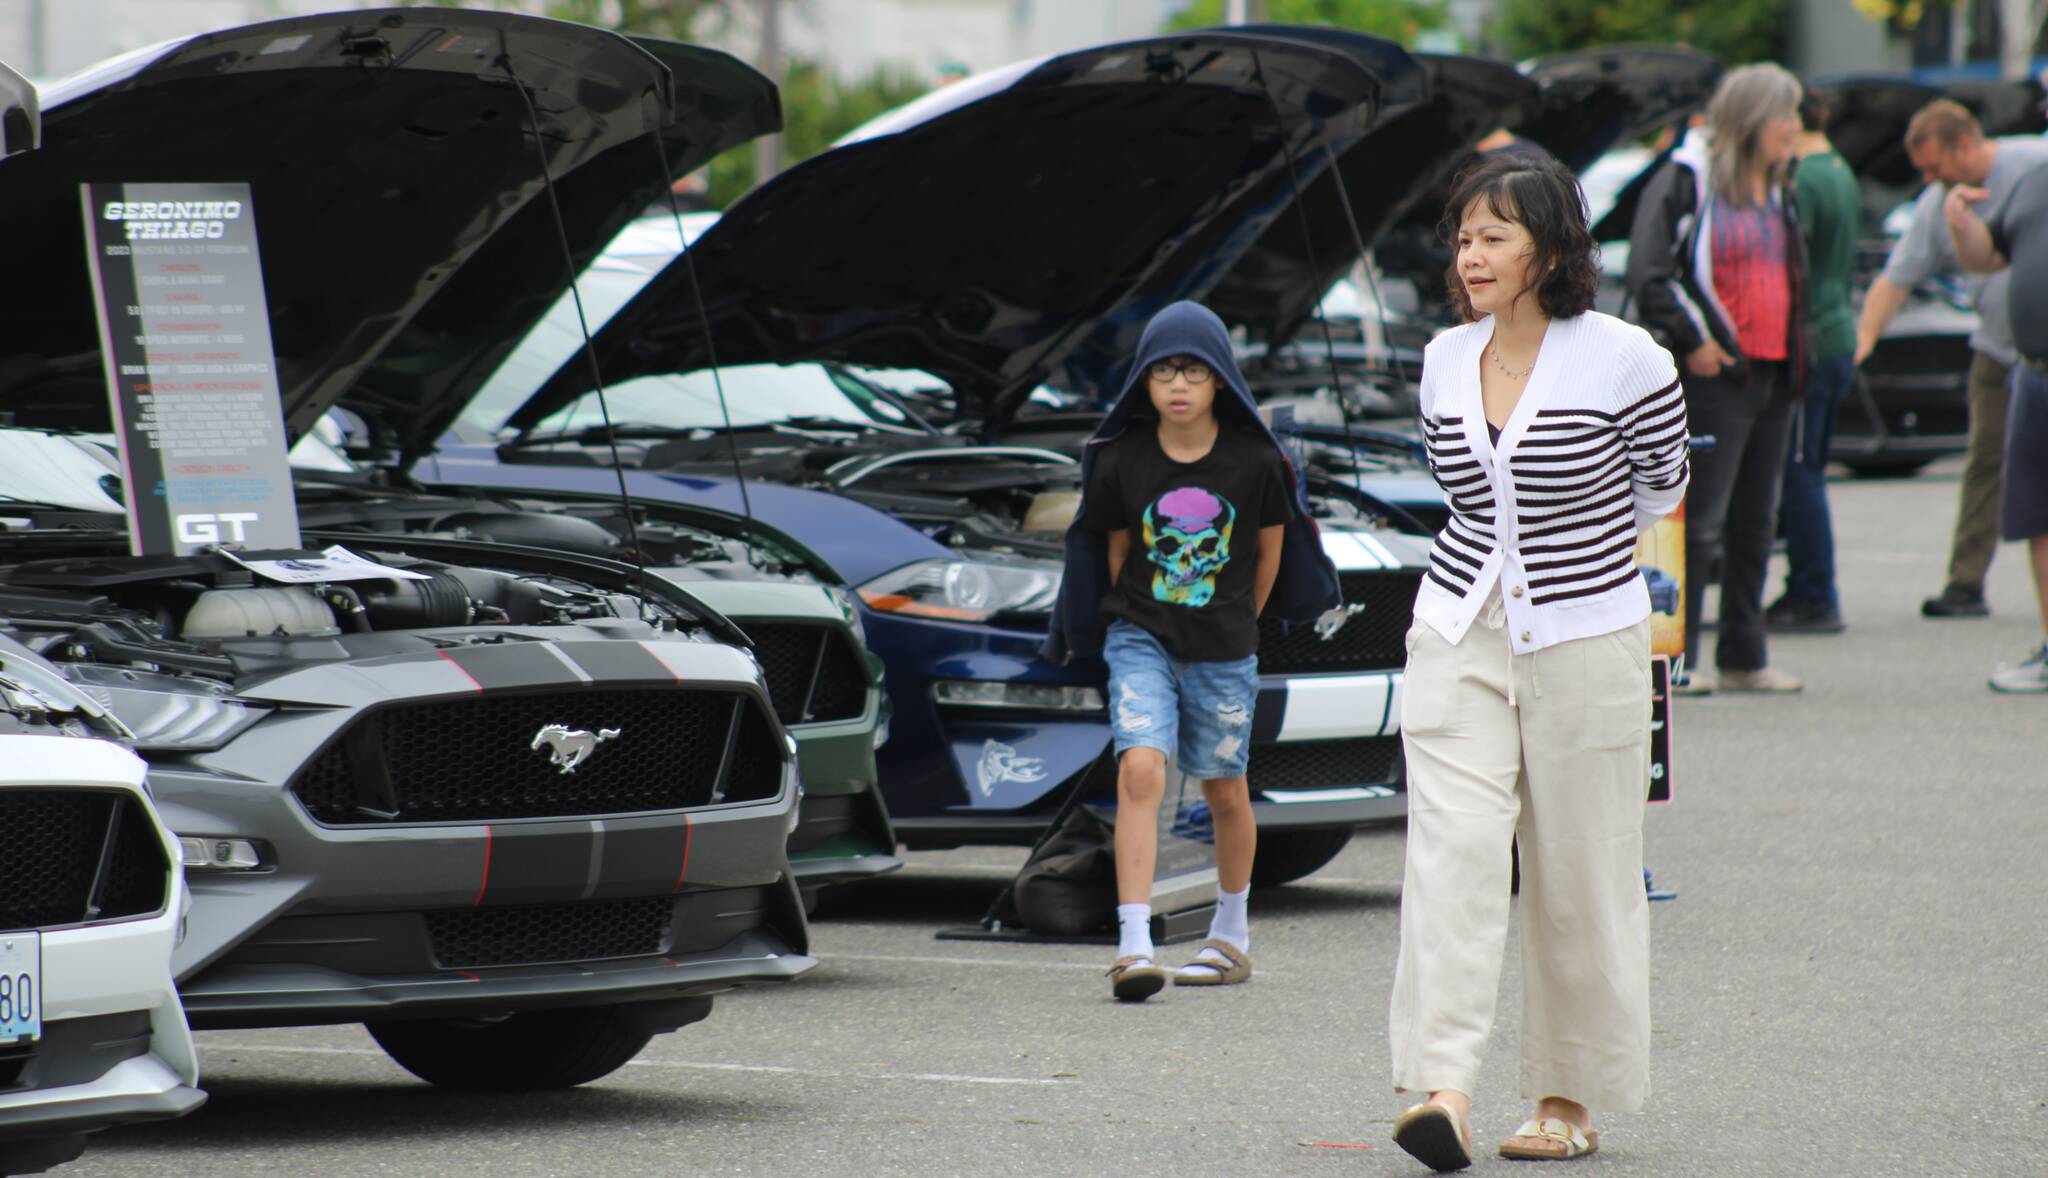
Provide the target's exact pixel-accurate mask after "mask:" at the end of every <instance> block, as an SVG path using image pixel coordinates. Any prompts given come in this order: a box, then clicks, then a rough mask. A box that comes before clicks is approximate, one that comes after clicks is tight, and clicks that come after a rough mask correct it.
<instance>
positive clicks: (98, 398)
mask: <svg viewBox="0 0 2048 1178" xmlns="http://www.w3.org/2000/svg"><path fill="white" fill-rule="evenodd" d="M508 63H509V68H510V70H511V71H512V72H514V73H516V76H517V79H518V83H519V84H520V85H523V87H524V89H525V93H526V95H528V96H530V100H531V103H532V107H533V109H534V111H535V112H536V114H535V115H532V116H529V114H528V108H527V100H526V99H524V98H522V95H521V91H520V89H518V88H517V87H515V85H514V84H513V83H512V81H511V80H510V77H509V76H508ZM685 67H694V68H691V69H690V70H689V72H687V73H686V72H685ZM672 69H673V70H674V71H675V72H674V73H673V74H672V72H671V71H672ZM535 121H537V122H538V129H539V134H538V136H537V137H536V136H535V135H534V134H533V133H532V132H531V130H530V127H531V125H532V124H533V123H534V122H535ZM778 123H779V112H778V110H777V106H776V101H775V95H774V89H773V87H772V86H771V85H769V83H768V82H767V81H766V80H765V79H762V78H761V77H760V76H759V75H757V74H755V73H753V71H752V70H749V69H747V68H746V67H744V66H741V65H739V63H737V62H735V61H733V60H732V59H730V58H727V57H725V56H724V55H722V54H717V53H713V52H711V51H708V50H698V49H687V48H685V47H680V46H674V47H668V48H665V49H662V50H660V52H659V54H657V53H656V52H651V51H650V50H649V49H648V48H646V47H642V46H640V45H636V44H635V43H633V42H632V41H630V40H628V39H626V38H623V37H620V36H618V35H616V34H613V33H608V32H604V31H602V30H598V29H592V28H588V27H585V26H581V25H575V24H569V23H566V22H560V21H551V20H542V19H538V18H532V17H520V16H509V15H502V14H494V13H482V12H469V11H459V10H454V9H438V8H422V9H393V10H369V11H352V12H344V13H333V14H328V15H322V16H312V17H304V18H298V19H291V20H281V21H272V22H266V23H263V24H257V25H250V26H246V27H242V28H235V29H228V30H224V31H221V32H216V33H210V34H206V35H204V36H199V37H194V38H191V39H189V40H184V41H180V42H176V43H174V44H171V45H169V46H168V47H161V46H160V47H157V48H154V49H150V50H144V51H140V52H139V53H137V54H132V55H130V56H129V57H127V58H122V59H117V60H115V61H112V62H108V63H104V64H102V65H101V66H98V67H94V68H93V69H92V70H90V71H88V72H87V73H85V74H80V75H77V76H76V77H74V78H71V79H67V80H66V81H64V82H60V83H57V84H56V85H54V86H52V87H50V88H49V89H48V90H47V91H46V92H45V94H44V110H43V131H44V134H43V144H42V150H40V151H36V152H32V153H29V154H27V155H23V156H18V157H15V158H12V159H8V160H5V161H4V162H0V198H4V202H5V207H6V209H7V210H8V215H9V228H10V231H11V233H10V236H11V238H12V244H11V246H10V259H9V260H10V265H9V271H10V273H11V275H12V276H13V281H14V282H15V297H14V298H13V299H11V300H10V303H11V305H12V308H13V309H12V311H11V312H10V314H8V315H7V316H6V317H5V318H4V320H0V410H4V411H6V412H9V413H11V414H12V415H13V419H14V422H15V423H16V424H19V425H35V426H48V427H54V428H74V429H86V430H104V429H106V428H107V420H108V410H107V397H106V391H105V384H104V379H103V377H102V374H101V364H100V345H99V335H98V330H97V328H96V326H95V323H94V308H93V298H92V290H91V285H90V278H89V273H88V267H87V264H86V257H85V238H84V231H83V228H82V226H81V224H80V205H79V197H78V186H79V184H80V183H81V182H88V181H91V182H106V183H118V182H127V183H138V182H147V181H177V182H197V181H224V182H225V181H234V182H246V183H248V184H249V185H250V189H251V204H252V211H253V214H254V216H255V219H256V223H257V226H258V234H259V241H260V243H261V249H262V260H263V278H264V286H265V293H266V296H267V301H268V304H269V312H270V324H271V333H272V340H273V344H274V349H275V352H276V371H277V379H278V385H279V390H280V393H281V395H282V399H283V406H284V413H285V422H286V426H287V429H288V430H289V431H290V433H291V434H292V435H293V436H297V435H298V434H300V433H302V432H304V431H305V430H306V429H307V428H309V427H310V426H311V425H312V423H313V422H314V421H315V420H316V419H317V418H318V417H319V416H320V415H321V414H322V413H324V412H326V411H327V410H328V409H329V408H331V407H333V406H335V405H337V404H339V405H343V406H346V407H348V408H350V409H352V410H354V411H356V412H359V413H361V414H363V415H364V416H365V417H367V418H370V419H372V420H373V421H375V422H378V423H380V424H383V425H385V426H387V427H389V428H390V429H392V430H393V431H395V433H396V434H397V435H398V436H400V437H403V438H404V439H405V440H406V445H407V448H408V449H416V448H423V445H422V443H421V441H420V439H422V438H428V439H430V438H431V437H432V436H433V435H434V434H436V433H438V432H439V430H440V428H441V427H442V426H443V425H445V423H446V421H447V420H449V419H450V418H452V416H453V415H454V414H455V413H456V412H457V411H458V410H459V409H460V407H461V404H462V402H463V401H464V400H466V399H467V397H468V395H469V393H470V391H471V382H470V381H469V379H468V378H469V376H470V374H471V373H472V372H477V371H478V370H479V369H481V371H482V372H486V373H487V372H488V366H487V365H483V364H482V363H481V361H480V360H479V357H480V356H482V355H485V354H487V353H488V352H489V350H490V349H491V347H492V346H494V341H495V340H496V339H497V338H498V337H500V336H508V337H509V340H511V341H516V340H517V338H518V336H519V334H520V333H519V331H517V330H512V329H511V328H510V327H508V322H510V321H514V320H517V319H518V318H519V317H521V316H528V315H530V316H531V317H534V318H537V317H538V316H539V314H540V313H541V311H542V310H544V309H545V308H546V306H547V305H548V304H549V303H550V302H551V301H552V299H553V298H554V296H555V294H556V293H557V292H558V291H559V290H560V289H561V285H562V283H563V281H564V277H563V276H564V274H565V273H566V269H567V263H565V261H564V259H563V258H562V252H561V247H560V245H559V243H558V241H557V239H556V238H555V235H554V228H553V222H552V219H551V218H549V217H548V216H547V208H546V204H547V201H546V197H545V196H544V191H545V187H544V183H543V179H542V173H541V167H542V163H541V161H542V159H543V158H544V159H545V166H546V168H547V172H548V174H549V175H551V176H552V177H553V178H554V180H555V187H556V189H557V193H558V195H559V198H560V201H561V204H562V207H563V214H564V218H565V220H566V221H567V222H568V223H569V225H570V227H571V229H570V237H571V246H572V247H575V246H577V245H578V244H579V243H582V244H583V245H584V246H585V247H586V252H595V250H596V248H597V247H598V246H599V245H601V244H602V243H603V241H605V240H606V239H607V238H608V237H609V235H610V233H611V232H612V231H615V230H616V228H617V227H618V226H619V225H620V224H623V223H624V221H625V220H626V219H627V218H628V217H630V216H631V215H632V214H633V213H634V212H636V211H637V210H638V208H639V207H641V206H642V205H644V204H645V203H646V202H647V201H648V200H649V199H650V198H651V197H652V196H653V195H654V194H657V193H659V192H660V191H661V190H662V188H663V187H664V185H665V183H666V181H665V178H664V177H663V176H662V174H661V168H660V165H659V162H658V155H657V152H656V149H655V138H654V137H655V136H656V135H657V134H659V135H661V136H662V140H661V141H662V142H663V143H664V144H665V146H666V148H667V152H668V157H669V160H668V162H669V164H670V168H671V171H672V172H674V173H677V174H680V172H681V171H682V170H684V169H686V168H689V167H694V166H696V165H698V164H701V163H702V162H703V161H704V160H706V159H708V158H709V157H710V156H711V155H712V154H714V153H715V152H717V151H718V150H720V149H721V148H723V147H725V146H727V145H729V144H731V143H734V142H739V141H741V140H743V139H745V138H747V137H749V136H751V135H753V134H757V133H759V132H760V131H762V130H766V129H773V127H774V126H776V125H777V124H778ZM543 226H544V227H545V234H544V235H543V234H542V233H541V228H542V227H543ZM500 235H504V236H506V237H507V239H508V240H507V244H506V245H501V244H500V243H499V242H498V240H497V238H498V237H499V236H500ZM507 245H520V246H523V252H520V253H516V254H515V253H514V252H513V251H512V250H511V249H509V248H507ZM458 292H461V293H462V294H463V295H465V296H466V297H464V298H461V299H451V298H447V297H441V298H437V297H436V296H437V295H442V296H447V295H455V294H457V293H458ZM486 337H488V338H486ZM505 346H510V345H509V342H508V343H507V344H506V345H505ZM481 379H482V375H477V376H476V380H477V381H480V380H481Z"/></svg>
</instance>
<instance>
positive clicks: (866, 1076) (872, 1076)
mask: <svg viewBox="0 0 2048 1178" xmlns="http://www.w3.org/2000/svg"><path fill="white" fill-rule="evenodd" d="M626 1066H627V1067H629V1068H681V1069H696V1070H702V1071H711V1072H772V1073H774V1074H776V1075H785V1076H820V1077H824V1078H826V1079H831V1080H923V1081H926V1082H929V1083H935V1084H1058V1083H1060V1082H1061V1081H1059V1080H1053V1079H1045V1078H1041V1077H1037V1076H958V1075H954V1074H952V1073H950V1072H833V1071H825V1070H823V1069H818V1068H784V1067H770V1066H768V1065H765V1064H749V1063H688V1062H685V1061H682V1060H673V1059H635V1060H628V1061H627V1063H626Z"/></svg>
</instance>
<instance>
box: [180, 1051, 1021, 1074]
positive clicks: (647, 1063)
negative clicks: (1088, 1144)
mask: <svg viewBox="0 0 2048 1178" xmlns="http://www.w3.org/2000/svg"><path fill="white" fill-rule="evenodd" d="M202 1045H203V1046H204V1047H205V1048H206V1049H207V1050H209V1051H268V1052H271V1053H272V1054H276V1055H366V1056H375V1057H376V1058H378V1059H389V1058H390V1057H389V1056H387V1055H385V1054H384V1053H383V1052H381V1051H376V1050H372V1049H371V1048H368V1047H309V1046H301V1045H298V1044H285V1043H276V1044H272V1043H203V1044H202ZM626 1066H627V1067H629V1068H670V1069H674V1070H678V1071H704V1072H766V1073H768V1074H770V1075H777V1076H812V1077H819V1078H823V1079H828V1080H919V1081H924V1082H926V1083H933V1084H1059V1083H1061V1081H1059V1080H1056V1079H1050V1078H1042V1077H1037V1076H960V1075H954V1074H952V1073H949V1072H834V1071H828V1070H825V1069H822V1068H788V1067H778V1066H776V1065H773V1064H753V1063H692V1062H689V1061H687V1060H679V1059H632V1060H627V1061H626Z"/></svg>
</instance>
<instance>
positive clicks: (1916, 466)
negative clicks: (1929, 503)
mask: <svg viewBox="0 0 2048 1178" xmlns="http://www.w3.org/2000/svg"><path fill="white" fill-rule="evenodd" d="M1933 461H1934V459H1932V458H1858V459H1856V460H1854V461H1852V462H1843V463H1842V465H1844V466H1846V467H1848V468H1849V473H1850V474H1851V475H1852V476H1854V477H1856V478H1859V479H1908V478H1912V477H1913V476H1914V475H1916V474H1919V473H1920V472H1921V471H1923V470H1926V469H1927V466H1928V464H1929V463H1931V462H1933Z"/></svg>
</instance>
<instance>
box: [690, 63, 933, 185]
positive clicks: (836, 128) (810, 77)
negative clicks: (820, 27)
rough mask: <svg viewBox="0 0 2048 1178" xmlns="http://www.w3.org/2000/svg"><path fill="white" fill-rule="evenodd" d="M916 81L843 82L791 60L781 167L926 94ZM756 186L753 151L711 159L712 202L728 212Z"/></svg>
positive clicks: (886, 76) (885, 77)
mask: <svg viewBox="0 0 2048 1178" xmlns="http://www.w3.org/2000/svg"><path fill="white" fill-rule="evenodd" d="M927 89H929V87H928V86H927V85H926V84H925V83H923V82H920V81H917V80H916V79H913V78H910V77H907V76H904V75H902V74H894V73H878V74H874V75H871V76H869V77H867V78H863V79H861V80H860V81H857V82H841V81H839V80H837V79H835V78H833V77H832V76H831V75H829V74H827V73H826V72H825V70H824V69H823V68H822V67H820V66H818V65H815V64H813V63H810V62H791V63H790V65H789V68H788V69H787V70H786V71H785V73H784V74H783V78H782V127H783V131H782V166H783V167H785V168H786V167H789V166H790V165H792V164H794V163H796V162H798V161H799V160H804V159H808V158H810V157H811V156H814V155H816V154H818V153H819V152H821V151H823V150H825V149H826V148H827V147H830V146H831V145H832V141H833V140H835V139H837V138H839V137H840V136H841V135H844V134H846V133H847V132H848V131H851V130H853V129H854V128H855V127H858V126H860V125H861V124H862V123H865V122H867V121H868V120H869V119H872V118H874V117H875V116H876V115H879V114H881V113H883V112H884V111H889V110H894V109H895V108H896V107H899V106H902V105H903V104H904V103H906V102H909V101H910V100H911V99H913V98H916V97H918V96H919V95H921V94H923V93H924V92H925V91H926V90H927ZM753 186H754V149H753V147H752V146H751V145H742V146H740V147H736V148H734V149H733V150H731V151H728V152H726V153H725V154H723V155H721V156H719V157H718V158H717V159H714V160H712V161H711V203H712V204H713V205H714V206H716V207H718V208H724V207H725V206H726V205H728V204H731V203H732V202H733V200H735V199H736V198H738V197H739V196H740V195H741V194H742V193H744V192H746V190H747V189H749V188H752V187H753Z"/></svg>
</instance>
